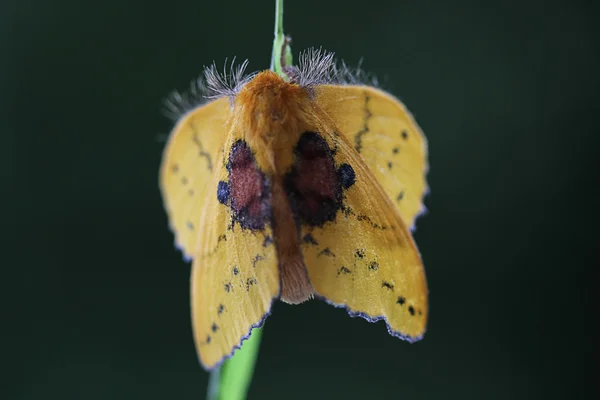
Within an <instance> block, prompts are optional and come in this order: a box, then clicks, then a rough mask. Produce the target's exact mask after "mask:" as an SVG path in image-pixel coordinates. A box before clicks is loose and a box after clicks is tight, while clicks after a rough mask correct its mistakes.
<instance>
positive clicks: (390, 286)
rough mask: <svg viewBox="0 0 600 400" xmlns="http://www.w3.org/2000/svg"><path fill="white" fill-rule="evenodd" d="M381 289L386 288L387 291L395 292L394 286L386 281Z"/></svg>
mask: <svg viewBox="0 0 600 400" xmlns="http://www.w3.org/2000/svg"><path fill="white" fill-rule="evenodd" d="M381 287H383V288H386V289H387V290H391V291H392V292H393V291H394V285H392V284H391V283H389V282H386V281H383V282H382V283H381Z"/></svg>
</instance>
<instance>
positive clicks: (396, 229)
mask: <svg viewBox="0 0 600 400" xmlns="http://www.w3.org/2000/svg"><path fill="white" fill-rule="evenodd" d="M325 139H326V140H327V142H328V143H329V145H330V147H331V148H332V149H336V151H335V154H334V160H335V163H336V167H337V168H339V167H340V166H341V165H343V164H349V165H350V166H351V167H352V169H353V170H354V173H355V183H354V184H353V185H352V186H350V187H349V188H348V189H345V190H344V196H343V199H342V206H341V209H340V210H338V212H337V214H336V216H335V219H334V220H333V221H328V222H325V223H324V224H323V225H322V226H321V227H319V226H310V225H302V226H301V234H302V236H301V237H303V238H306V237H307V236H306V235H310V236H309V237H310V238H311V240H306V239H305V240H303V241H302V245H301V246H302V252H303V255H304V259H305V263H306V266H307V270H308V275H309V278H310V281H311V283H312V285H313V288H314V289H315V293H316V295H317V296H320V297H323V298H325V300H327V301H328V302H329V303H332V304H333V305H336V306H344V307H346V308H347V310H348V312H349V313H350V314H351V315H358V316H361V317H363V318H366V319H367V320H369V321H371V322H374V321H377V320H380V319H384V320H385V321H386V323H387V326H388V331H389V333H390V334H392V335H394V336H397V337H401V338H404V339H406V340H409V341H415V340H418V339H420V338H421V337H422V335H423V334H424V332H425V328H426V321H427V312H428V304H427V283H426V279H425V272H424V269H423V265H422V262H421V257H420V254H419V252H418V250H417V247H416V245H415V243H414V241H413V239H412V236H411V234H410V232H409V230H408V229H407V228H406V225H405V223H404V221H403V220H402V218H401V216H400V214H399V213H398V210H397V208H396V207H395V206H394V204H393V203H392V201H391V200H390V198H389V196H388V195H387V194H386V193H385V191H384V189H383V188H382V187H381V186H380V185H379V184H378V183H377V180H376V178H375V176H373V173H371V169H370V168H368V167H367V165H365V162H364V159H363V158H361V157H360V156H359V154H358V153H356V151H355V150H354V149H353V148H352V147H351V144H350V143H349V141H348V140H347V139H346V138H345V137H344V136H343V135H335V134H325Z"/></svg>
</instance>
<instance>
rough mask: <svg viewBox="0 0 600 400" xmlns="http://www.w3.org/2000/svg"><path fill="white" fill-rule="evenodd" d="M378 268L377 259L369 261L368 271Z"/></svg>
mask: <svg viewBox="0 0 600 400" xmlns="http://www.w3.org/2000/svg"><path fill="white" fill-rule="evenodd" d="M378 269H379V263H378V262H377V261H371V263H370V264H369V270H370V271H377V270H378Z"/></svg>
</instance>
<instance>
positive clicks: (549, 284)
mask: <svg viewBox="0 0 600 400" xmlns="http://www.w3.org/2000/svg"><path fill="white" fill-rule="evenodd" d="M286 3H287V4H286V5H285V7H286V8H285V11H286V14H285V29H286V32H287V33H289V34H291V35H292V37H293V47H292V48H293V50H294V53H295V54H297V52H298V51H299V50H302V49H305V48H308V47H311V46H323V47H324V48H326V49H329V50H333V51H335V52H336V53H337V55H338V57H340V58H343V59H345V60H346V61H347V62H348V63H350V64H356V63H357V62H358V61H359V59H360V58H361V57H363V58H364V63H363V67H364V68H365V69H366V70H368V71H370V72H373V73H374V74H375V75H377V76H378V77H379V79H380V81H381V83H382V87H383V88H384V89H386V90H388V91H390V92H392V93H394V94H395V95H397V96H399V97H400V98H401V99H402V100H403V101H404V102H405V103H406V104H407V106H408V107H409V109H410V110H411V111H412V112H413V113H414V115H415V116H416V119H417V121H418V122H419V124H420V125H421V127H422V128H423V130H424V132H425V134H426V135H427V137H428V139H429V149H430V164H431V169H430V173H429V182H430V185H431V194H430V196H429V197H428V198H427V199H426V205H427V207H428V208H429V214H427V215H426V216H425V217H422V218H421V219H420V220H419V221H418V224H417V233H416V241H417V243H418V245H419V248H420V250H421V252H422V255H423V259H424V263H425V266H426V271H427V277H428V282H429V289H430V304H431V313H430V320H429V326H428V332H427V334H426V336H425V338H424V340H422V341H421V342H419V343H417V344H408V343H406V342H403V341H400V340H398V339H395V338H393V337H391V336H389V335H388V334H387V333H386V329H385V326H384V324H383V323H382V322H379V323H376V324H369V323H368V322H366V321H364V320H362V319H353V318H349V317H348V316H347V315H346V313H345V311H343V310H339V309H334V308H333V307H330V306H327V305H326V304H324V303H322V302H319V301H312V302H309V303H307V304H303V305H301V306H288V305H286V304H283V303H278V304H277V305H276V307H275V309H274V311H273V315H272V316H271V317H270V318H269V319H268V321H267V323H266V325H265V330H264V336H263V343H262V348H261V352H260V355H259V359H258V363H257V368H256V374H255V379H254V381H253V384H252V386H251V388H250V393H249V398H250V399H306V398H312V399H332V398H336V399H337V398H340V399H367V398H368V399H371V398H374V399H380V398H381V399H441V398H444V399H445V398H449V399H454V398H456V399H481V398H485V399H507V398H511V399H512V398H514V399H525V398H527V399H532V398H536V399H537V398H539V399H542V398H543V399H555V398H556V399H558V398H583V397H586V398H587V397H592V396H591V395H590V393H591V392H590V391H591V388H590V386H589V385H588V383H589V382H588V381H587V380H586V376H585V372H586V370H587V372H588V373H589V372H590V371H589V369H590V368H589V364H590V358H591V355H592V348H591V343H590V342H591V338H592V335H593V333H592V332H593V330H594V329H595V326H594V323H595V319H596V318H597V317H596V315H597V314H596V312H595V311H594V310H593V309H592V307H591V305H590V303H591V301H592V299H591V294H590V289H591V287H590V286H591V284H590V283H589V281H590V279H591V268H592V262H593V260H595V261H596V262H597V261H598V256H597V251H594V252H592V250H597V248H598V245H597V239H598V234H597V232H596V231H592V230H591V224H592V220H593V218H594V217H595V216H596V213H595V210H592V209H591V208H592V206H597V205H598V195H597V194H596V190H597V189H596V188H595V187H594V185H595V184H594V182H596V184H597V183H598V180H597V172H598V170H597V167H598V165H597V162H596V161H597V159H598V156H597V146H598V144H599V140H598V133H599V132H598V129H597V118H598V107H597V106H598V93H599V89H600V85H599V78H598V71H599V70H600V69H599V67H600V63H599V55H600V54H599V52H600V49H599V45H598V40H597V36H598V35H597V31H598V26H597V17H598V15H599V13H598V11H599V8H600V7H598V4H597V3H596V2H591V1H579V2H574V1H541V0H539V1H533V0H530V1H519V2H517V1H504V2H487V3H486V4H483V2H477V1H473V0H457V1H456V2H444V1H434V0H429V1H422V0H421V1H391V0H389V1H377V2H367V3H365V2H363V1H360V2H359V1H352V0H346V1H328V2H325V1H322V0H321V1H314V0H306V1H302V2H300V1H291V0H289V1H287V2H286ZM273 19H274V2H273V1H260V2H257V1H255V2H249V1H228V2H227V3H226V4H225V3H222V2H221V3H219V2H204V1H201V0H173V1H169V2H149V1H141V0H130V1H127V2H124V1H117V0H105V1H101V2H81V1H72V0H55V1H52V2H48V1H41V0H23V1H18V2H17V1H15V0H12V1H3V2H2V3H1V5H0V50H1V53H0V54H1V56H0V72H1V73H0V134H1V141H0V171H1V173H2V178H3V179H2V182H4V184H3V185H2V188H1V190H2V208H1V211H0V212H2V228H3V229H2V240H1V242H0V243H1V246H2V259H1V260H2V261H1V265H2V276H3V278H2V286H3V287H4V289H3V290H2V292H3V293H2V297H3V306H4V307H3V308H4V309H5V311H4V312H3V313H4V318H3V320H4V321H3V323H2V342H3V343H2V348H3V350H2V363H3V364H4V368H3V369H4V372H3V373H2V375H3V376H2V381H3V383H2V385H1V389H0V391H1V393H0V397H1V398H2V399H41V398H44V399H53V398H60V399H86V400H93V399H128V400H129V399H137V398H140V399H194V400H197V399H203V398H204V396H205V390H206V384H207V378H208V375H207V374H206V373H205V372H204V371H203V370H202V368H201V367H200V365H199V363H198V361H197V357H196V353H195V348H194V344H193V340H192V333H191V325H190V315H189V313H190V312H189V305H188V299H189V297H188V296H189V292H188V290H189V289H188V288H189V266H188V265H187V264H185V263H184V262H183V261H182V257H181V254H180V253H179V252H178V251H177V250H176V249H175V248H174V246H173V236H172V234H171V232H170V231H169V229H168V227H167V220H166V215H165V213H164V211H163V208H162V203H161V198H160V194H159V191H158V167H159V163H160V158H161V152H162V148H163V145H164V143H163V142H162V141H161V140H160V138H161V137H163V136H164V135H165V134H167V133H168V132H169V131H170V129H171V127H172V125H171V122H170V121H169V120H168V119H167V118H165V117H164V116H163V115H162V114H161V108H162V101H163V99H164V98H165V97H166V96H167V95H168V94H169V92H170V91H171V90H173V89H178V90H185V89H187V88H188V86H189V82H190V81H191V80H192V79H193V78H195V77H197V76H198V75H199V74H200V73H201V71H202V67H203V65H208V64H210V63H211V62H212V61H213V60H216V61H217V62H218V63H219V64H220V65H222V62H223V61H224V60H225V57H229V58H231V57H232V56H237V57H238V59H245V58H248V59H250V67H249V68H250V70H260V69H266V68H268V67H269V63H270V54H271V44H272V38H273ZM592 213H594V214H592ZM596 265H597V264H596ZM588 344H589V345H588Z"/></svg>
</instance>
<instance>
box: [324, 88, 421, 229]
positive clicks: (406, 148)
mask: <svg viewBox="0 0 600 400" xmlns="http://www.w3.org/2000/svg"><path fill="white" fill-rule="evenodd" d="M315 99H316V101H317V103H318V105H319V107H321V108H322V109H323V110H324V111H325V112H326V113H327V114H328V115H329V116H330V117H331V118H332V119H333V121H334V123H335V125H336V126H337V127H338V128H339V129H340V131H341V132H342V133H343V134H344V135H345V136H346V137H347V138H348V140H349V141H350V143H351V144H352V147H354V149H355V150H356V151H357V152H358V153H360V155H361V156H362V158H363V159H364V160H365V162H366V164H367V165H368V166H369V168H371V171H372V172H373V175H374V177H375V178H376V179H377V181H378V182H379V183H380V184H381V186H382V187H383V189H384V190H385V192H386V193H387V195H388V196H389V198H390V199H392V202H393V203H394V204H395V205H396V206H397V207H398V209H399V211H400V215H401V216H402V219H403V220H404V222H405V224H406V225H407V226H408V227H409V228H410V229H411V230H413V229H414V222H415V219H416V217H418V216H419V215H420V214H421V213H422V212H423V211H424V210H425V207H424V206H423V197H424V196H425V195H426V193H427V192H428V190H429V188H428V186H427V181H426V174H427V170H428V164H427V140H426V138H425V136H424V135H423V132H422V131H421V129H420V128H419V126H418V125H417V123H416V122H415V120H414V118H413V116H412V115H411V113H410V112H409V111H408V110H407V109H406V107H405V106H404V105H403V104H402V103H401V102H400V101H399V100H398V99H396V98H395V97H393V96H391V95H389V94H387V93H385V92H383V91H381V90H379V89H376V88H373V87H369V86H337V85H321V86H317V87H315Z"/></svg>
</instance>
